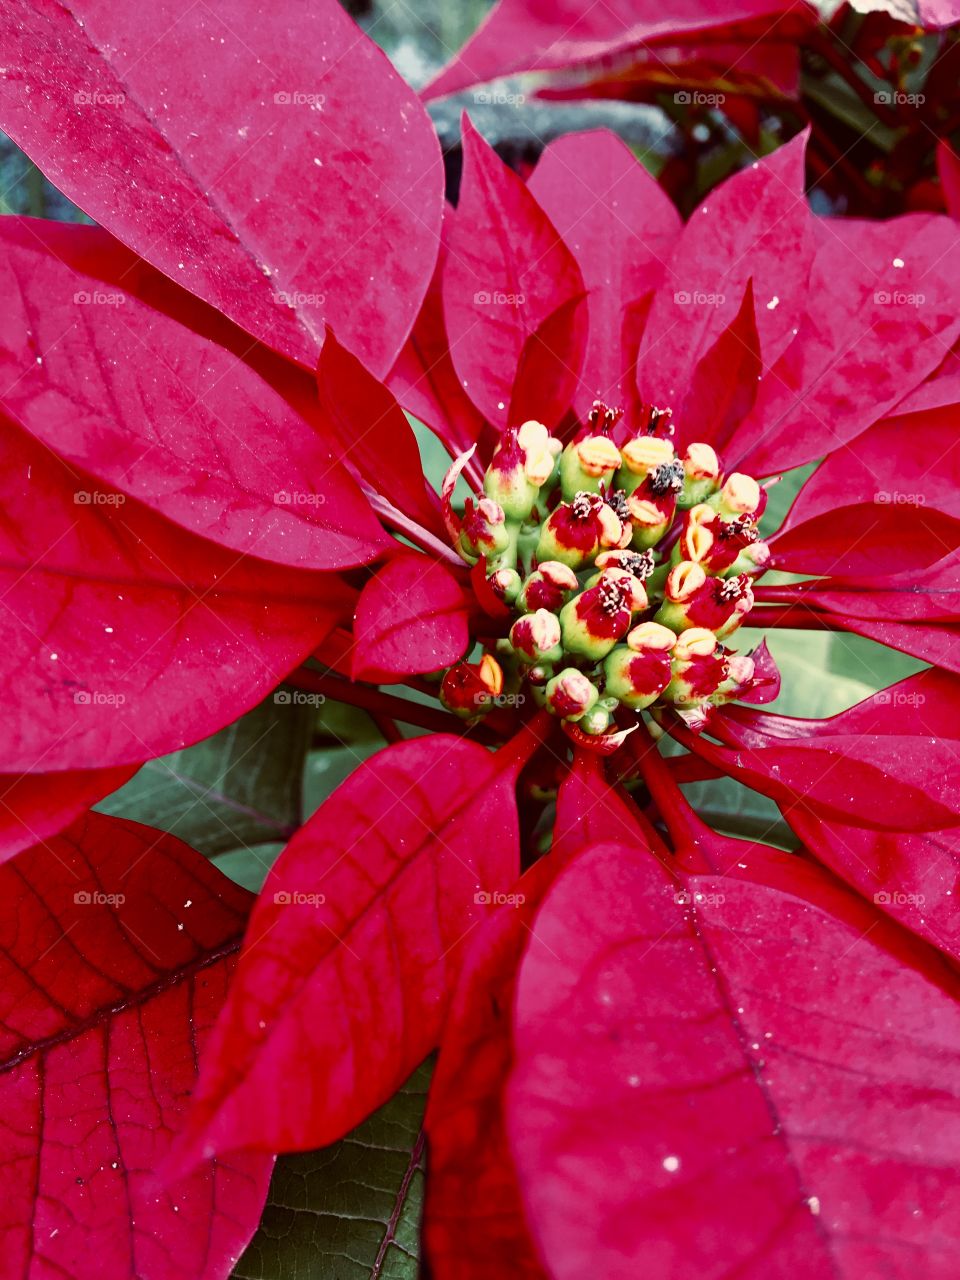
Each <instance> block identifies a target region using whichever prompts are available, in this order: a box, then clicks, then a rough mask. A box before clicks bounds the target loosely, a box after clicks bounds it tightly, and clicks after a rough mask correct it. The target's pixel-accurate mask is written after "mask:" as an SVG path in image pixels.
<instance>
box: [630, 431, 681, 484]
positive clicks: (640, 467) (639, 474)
mask: <svg viewBox="0 0 960 1280" xmlns="http://www.w3.org/2000/svg"><path fill="white" fill-rule="evenodd" d="M620 457H621V459H622V465H621V467H620V470H619V471H618V472H617V487H618V488H620V489H622V490H623V492H624V493H625V494H627V496H628V497H629V495H630V494H631V493H633V492H634V490H635V489H636V488H637V487H638V486H639V485H641V484H643V482H644V481H645V480H646V479H647V477H648V476H650V475H652V474H653V472H655V471H657V470H658V469H659V468H660V467H664V466H670V465H671V464H672V463H673V462H674V461H675V459H674V452H673V444H672V443H671V442H670V441H669V440H663V439H661V438H660V437H659V436H637V438H636V439H635V440H628V441H627V443H626V444H625V445H624V446H623V448H622V449H621V450H620Z"/></svg>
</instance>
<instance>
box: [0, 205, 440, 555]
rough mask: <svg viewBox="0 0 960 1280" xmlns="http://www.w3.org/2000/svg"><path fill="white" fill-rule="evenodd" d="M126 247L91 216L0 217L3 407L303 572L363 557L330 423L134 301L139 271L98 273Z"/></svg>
mask: <svg viewBox="0 0 960 1280" xmlns="http://www.w3.org/2000/svg"><path fill="white" fill-rule="evenodd" d="M65 257H66V259H67V260H66V261H65V260H64V259H65ZM127 257H128V255H127V254H126V251H125V250H122V249H121V247H120V246H117V245H115V242H110V241H109V239H108V238H107V237H106V236H104V234H103V232H102V231H99V230H96V229H93V228H89V227H69V228H65V227H54V228H51V230H50V231H49V233H48V231H47V230H46V226H45V224H44V223H42V222H39V223H38V222H33V221H28V220H20V219H14V218H4V219H3V220H2V221H0V294H2V295H3V297H5V298H6V299H7V303H6V305H5V306H4V308H3V311H2V314H0V377H2V378H3V379H4V382H5V384H7V390H6V391H5V392H4V397H3V402H4V408H5V410H6V412H7V413H9V414H10V416H11V417H13V418H15V419H16V420H17V421H18V422H19V423H20V425H21V426H22V427H24V429H25V430H27V431H29V432H30V433H31V434H32V435H34V436H36V438H37V439H38V440H40V441H41V442H42V443H43V444H45V445H46V446H47V447H48V448H49V449H50V450H51V451H52V453H54V454H56V455H58V456H59V457H61V458H63V459H64V460H65V461H67V462H69V463H70V464H72V465H73V466H75V467H77V468H80V469H82V470H83V471H86V472H87V473H89V474H90V475H92V476H96V477H97V479H98V480H101V481H103V482H104V483H105V484H106V485H108V486H109V487H110V488H112V489H116V490H119V491H120V492H122V493H125V494H128V495H129V496H130V497H133V498H138V499H140V500H141V501H142V502H144V503H146V504H147V505H148V506H150V507H152V508H153V509H154V510H156V511H159V512H161V513H162V514H163V515H165V516H167V517H168V518H169V519H171V520H173V521H175V522H176V523H177V524H179V525H182V526H183V527H184V528H186V529H189V530H190V531H191V532H193V533H199V534H202V535H203V536H204V537H207V538H210V539H211V541H213V542H216V543H218V544H219V545H220V546H224V547H228V548H230V549H231V550H232V551H236V552H242V553H245V554H248V555H256V556H258V557H260V558H261V559H264V560H275V561H277V562H278V563H280V564H285V565H295V566H299V567H301V568H304V569H337V568H341V567H344V566H350V565H356V564H362V563H364V562H365V561H367V560H372V559H374V558H375V557H376V555H377V554H378V552H379V551H381V550H382V549H383V548H384V547H385V546H388V545H389V543H388V540H387V538H386V536H385V534H384V533H383V530H382V529H381V528H380V526H379V524H378V523H377V521H376V520H375V519H374V517H373V514H372V513H371V511H370V507H369V505H368V503H367V502H366V500H365V499H364V497H363V495H362V494H361V493H360V492H359V490H358V488H357V486H356V485H355V484H354V482H353V480H351V478H350V477H349V476H348V475H347V474H346V472H345V471H344V468H343V466H342V465H341V463H340V461H339V460H338V458H337V456H336V454H335V449H336V445H337V441H336V437H335V436H334V434H333V432H332V431H330V430H329V428H328V429H327V431H326V434H325V435H323V434H321V432H320V431H319V430H318V429H317V428H316V426H315V425H314V424H311V423H308V422H305V421H304V420H303V419H302V418H301V417H300V415H299V414H298V413H297V412H296V410H295V409H294V408H293V407H292V406H291V405H290V404H288V403H287V402H286V401H285V400H284V399H283V398H282V396H281V395H279V394H278V393H277V392H276V391H274V390H273V389H272V388H271V387H270V386H269V385H268V384H267V383H266V382H265V381H264V379H263V378H261V377H260V376H259V374H257V373H256V372H254V370H253V369H252V368H250V366H249V365H247V364H245V363H244V362H243V361H241V360H239V359H238V358H237V356H236V355H234V354H233V353H232V352H231V351H229V350H226V349H224V348H223V347H221V346H219V345H217V344H215V343H214V342H212V341H210V340H208V339H207V338H206V337H205V336H202V335H201V334H198V333H196V332H194V331H193V329H192V328H190V327H188V325H187V324H186V323H182V322H180V321H178V320H175V319H173V318H171V317H170V316H168V315H166V314H164V313H163V312H162V311H159V310H157V309H156V308H155V307H153V306H151V305H148V304H146V303H144V302H142V301H140V299H139V298H138V297H136V296H135V294H134V293H133V286H134V283H135V279H134V278H131V280H130V285H129V287H128V288H127V289H126V291H125V290H124V287H123V285H122V284H118V285H112V284H105V283H103V281H102V273H103V268H104V265H105V263H104V261H103V260H104V259H107V264H108V265H109V266H110V267H112V268H113V276H114V279H116V280H119V281H121V282H123V281H124V280H125V276H126V272H125V270H124V265H125V262H126V259H127ZM190 301H191V302H192V301H193V300H192V299H191V300H190ZM194 306H195V304H194ZM197 309H198V310H199V308H197ZM421 488H422V481H421Z"/></svg>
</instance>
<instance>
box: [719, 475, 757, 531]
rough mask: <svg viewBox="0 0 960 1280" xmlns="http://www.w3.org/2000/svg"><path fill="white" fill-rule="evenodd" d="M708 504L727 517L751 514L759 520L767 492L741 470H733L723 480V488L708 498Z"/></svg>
mask: <svg viewBox="0 0 960 1280" xmlns="http://www.w3.org/2000/svg"><path fill="white" fill-rule="evenodd" d="M710 505H711V506H712V507H714V508H715V509H716V510H717V511H719V512H720V514H721V515H722V516H726V517H727V519H729V518H730V517H731V516H743V515H747V516H753V518H754V520H755V521H756V520H759V519H760V517H761V516H762V515H763V512H764V509H765V508H766V505H767V492H766V490H765V489H762V488H761V487H760V485H759V484H758V483H757V482H756V480H754V478H753V476H748V475H745V474H744V473H743V472H742V471H734V472H733V473H732V474H731V475H729V476H727V478H726V480H725V481H724V482H723V488H722V489H721V490H720V492H719V493H715V494H714V495H713V496H712V497H711V498H710Z"/></svg>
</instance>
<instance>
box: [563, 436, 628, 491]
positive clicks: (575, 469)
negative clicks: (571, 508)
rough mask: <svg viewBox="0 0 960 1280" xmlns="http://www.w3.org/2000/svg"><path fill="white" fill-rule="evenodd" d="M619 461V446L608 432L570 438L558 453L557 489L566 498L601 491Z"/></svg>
mask: <svg viewBox="0 0 960 1280" xmlns="http://www.w3.org/2000/svg"><path fill="white" fill-rule="evenodd" d="M619 465H620V450H619V449H618V448H617V446H616V445H615V444H614V443H613V441H612V440H611V439H610V437H609V436H602V435H599V436H585V437H584V438H583V439H582V440H572V441H571V442H570V444H568V445H567V447H566V448H565V449H564V451H563V453H562V454H561V455H560V491H561V493H562V495H563V497H564V498H565V500H566V501H567V502H572V501H573V499H574V498H575V497H576V496H577V494H578V493H600V491H601V490H602V489H605V488H606V487H608V485H609V482H610V479H611V477H612V476H613V474H614V472H615V471H616V469H617V467H619Z"/></svg>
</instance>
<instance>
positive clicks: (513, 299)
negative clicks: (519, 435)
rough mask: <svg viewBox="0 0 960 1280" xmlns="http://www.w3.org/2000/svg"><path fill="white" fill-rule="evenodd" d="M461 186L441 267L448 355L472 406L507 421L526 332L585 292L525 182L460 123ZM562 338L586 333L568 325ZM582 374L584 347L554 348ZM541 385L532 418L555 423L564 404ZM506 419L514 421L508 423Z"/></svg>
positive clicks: (573, 262)
mask: <svg viewBox="0 0 960 1280" xmlns="http://www.w3.org/2000/svg"><path fill="white" fill-rule="evenodd" d="M463 155H464V169H463V185H462V188H461V193H460V203H459V205H458V206H457V216H456V219H455V220H454V223H453V229H452V231H451V233H450V249H449V253H448V254H447V260H446V266H445V268H444V273H443V307H444V316H445V318H446V325H447V332H448V334H449V339H450V353H451V355H452V357H453V363H454V366H455V367H456V370H457V373H458V374H459V376H460V379H461V381H462V383H463V386H464V388H465V390H466V392H467V394H468V395H469V396H470V399H471V400H472V401H473V403H474V404H475V405H476V406H477V408H478V409H480V410H481V411H482V412H483V413H484V414H485V416H486V417H487V418H488V419H489V420H490V421H491V422H492V423H494V424H495V425H496V426H499V427H502V426H505V425H507V419H508V416H509V411H510V402H511V398H512V394H513V384H514V377H515V375H516V371H517V368H518V366H519V364H520V359H521V356H522V354H523V350H524V346H525V344H526V342H527V340H528V338H529V337H530V336H531V335H532V334H534V333H536V331H537V330H538V329H539V328H540V326H541V325H543V323H544V322H545V321H546V320H547V319H548V318H549V317H550V316H551V315H553V314H554V312H556V311H557V310H558V309H559V308H560V307H562V306H563V305H564V304H565V303H568V302H570V301H571V299H573V298H575V297H578V296H579V295H581V294H582V293H583V291H584V290H583V277H582V276H581V274H580V268H579V267H578V266H577V263H576V259H575V258H574V257H573V255H572V253H571V252H570V250H569V249H568V248H567V246H566V245H565V244H564V242H563V241H562V240H561V238H560V236H559V235H558V233H557V230H556V228H555V227H554V226H553V224H552V222H551V221H550V219H549V218H548V217H547V215H546V214H545V213H544V212H543V210H542V209H541V208H540V206H539V205H538V204H537V202H536V200H535V199H534V197H533V196H532V195H531V194H530V191H529V190H528V188H527V187H526V186H525V185H524V184H523V182H522V181H521V180H520V179H519V178H518V177H517V175H516V174H515V173H514V172H513V171H512V170H510V169H508V168H507V167H506V165H505V164H504V163H503V161H502V160H501V159H500V158H499V157H498V156H497V154H496V152H494V151H493V150H492V149H491V148H490V147H489V146H488V145H487V143H486V142H484V140H483V139H482V138H481V137H480V135H479V134H478V133H477V131H476V129H474V127H473V125H472V124H471V123H470V121H469V119H468V118H467V117H466V116H464V120H463ZM567 336H568V339H569V341H570V342H571V343H573V344H574V346H575V344H576V341H577V339H578V338H580V339H582V338H583V336H584V335H583V334H582V332H581V330H580V328H579V327H578V326H571V327H570V330H569V333H568V335H567ZM557 354H558V355H559V356H561V357H562V358H563V359H564V361H565V363H566V364H567V365H569V366H570V368H572V369H576V370H577V371H579V369H580V366H581V362H582V358H583V356H582V347H581V349H580V350H576V349H567V350H564V349H561V350H560V351H559V352H558V353H557ZM564 398H565V397H563V396H561V397H559V398H558V397H557V394H556V389H555V388H552V387H551V386H549V385H547V386H545V387H544V388H543V400H542V407H541V410H540V413H539V415H538V417H539V418H540V420H541V421H543V422H545V423H546V424H547V426H548V427H553V426H555V425H556V424H557V422H558V421H559V419H560V418H561V417H562V415H563V414H564V413H565V412H566V409H567V408H568V406H569V398H567V403H564V402H563V401H564ZM509 425H511V426H513V425H519V424H516V423H510V424H509Z"/></svg>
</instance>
